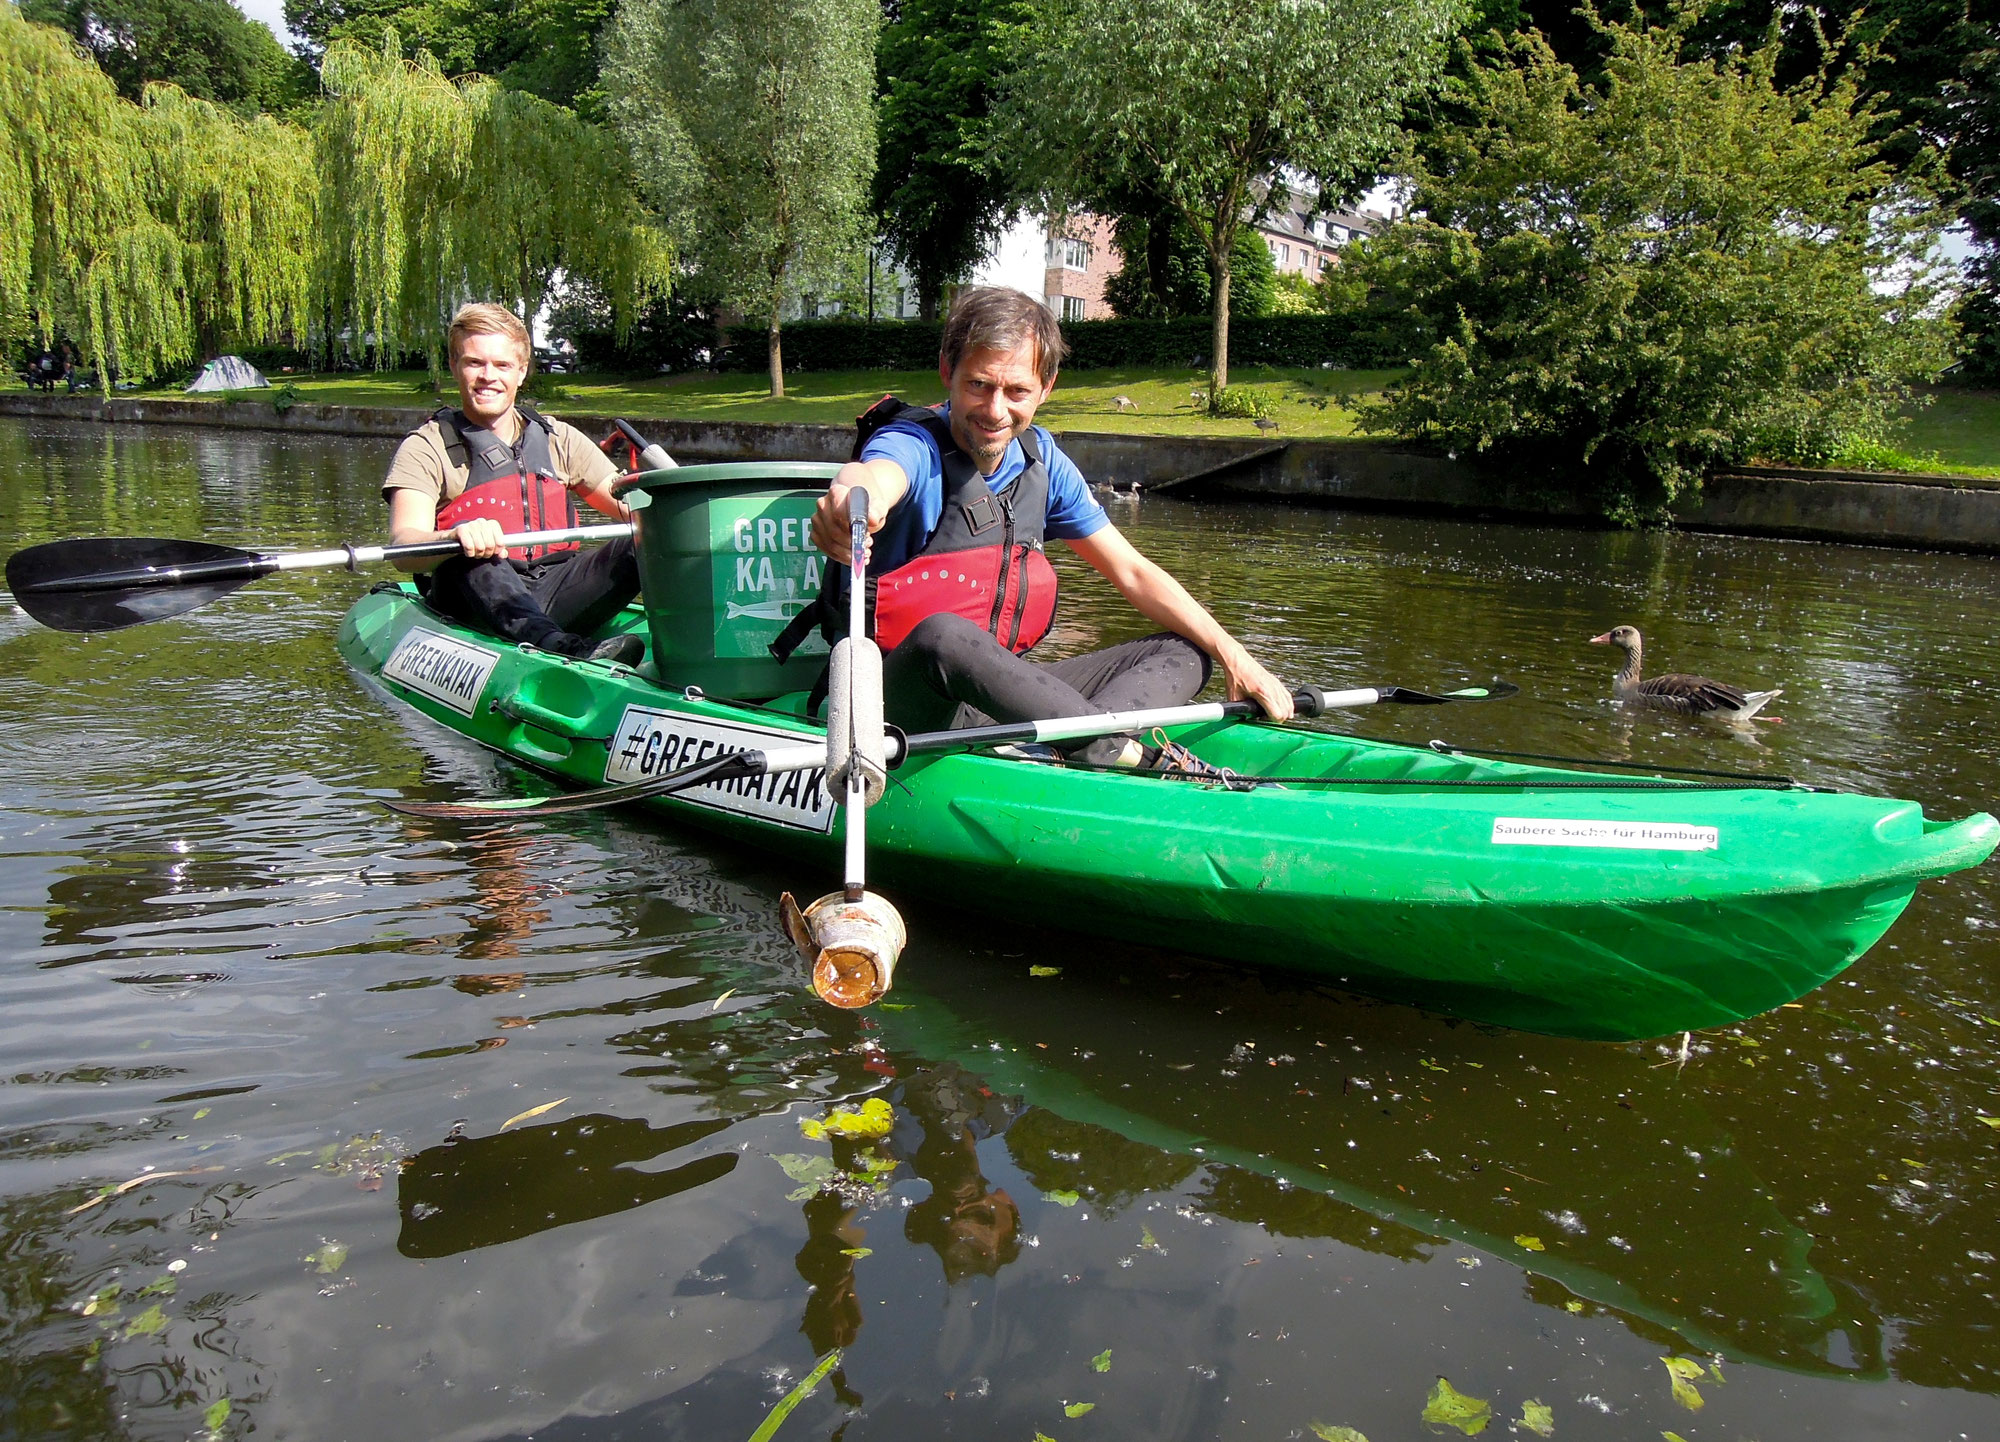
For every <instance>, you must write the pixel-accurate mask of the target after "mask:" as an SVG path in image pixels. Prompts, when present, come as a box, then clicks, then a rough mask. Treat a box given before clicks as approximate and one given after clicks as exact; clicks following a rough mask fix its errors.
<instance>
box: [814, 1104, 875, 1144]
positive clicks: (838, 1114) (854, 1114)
mask: <svg viewBox="0 0 2000 1442" xmlns="http://www.w3.org/2000/svg"><path fill="white" fill-rule="evenodd" d="M895 1126H896V1112H895V1109H894V1108H893V1107H891V1106H890V1105H889V1104H888V1103H887V1102H885V1101H883V1100H882V1098H880V1097H870V1098H868V1100H867V1101H865V1102H863V1103H862V1104H861V1105H860V1106H858V1107H855V1108H852V1109H851V1110H850V1109H847V1108H843V1107H835V1108H834V1109H833V1110H832V1111H830V1112H828V1113H827V1114H826V1120H825V1121H815V1120H814V1119H813V1118H811V1117H800V1118H799V1130H800V1131H802V1132H804V1133H805V1134H806V1136H807V1137H808V1138H809V1139H810V1140H812V1141H816V1142H823V1141H825V1140H826V1139H827V1138H828V1137H847V1138H849V1139H851V1140H854V1141H864V1142H870V1141H874V1140H876V1139H877V1138H878V1137H886V1136H888V1135H889V1133H890V1132H891V1131H893V1130H894V1129H895Z"/></svg>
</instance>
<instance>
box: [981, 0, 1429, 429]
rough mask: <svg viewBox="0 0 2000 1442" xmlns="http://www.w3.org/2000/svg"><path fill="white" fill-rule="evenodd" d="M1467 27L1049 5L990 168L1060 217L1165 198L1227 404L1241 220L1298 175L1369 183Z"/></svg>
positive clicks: (1251, 2)
mask: <svg viewBox="0 0 2000 1442" xmlns="http://www.w3.org/2000/svg"><path fill="white" fill-rule="evenodd" d="M1458 18H1459V9H1458V0H1388V3H1387V4H1383V3H1380V0H1041V3H1040V5H1039V7H1038V9H1037V11H1036V13H1035V16H1034V18H1033V20H1032V22H1031V23H1030V25H1029V26H1028V27H1027V28H1026V31H1025V33H1024V40H1025V48H1024V51H1023V54H1022V57H1021V60H1020V63H1019V65H1018V67H1017V68H1016V69H1015V70H1014V72H1013V74H1012V77H1011V78H1010V80H1009V81H1008V83H1007V86H1006V91H1005V99H1004V102H1003V105H1002V108H1001V113H1000V114H999V115H997V116H996V119H995V128H994V139H993V153H994V155H995V158H996V161H997V162H998V163H999V164H1001V165H1003V166H1005V167H1007V168H1008V169H1009V170H1010V171H1011V172H1012V173H1013V174H1016V175H1018V176H1019V177H1021V181H1022V183H1023V184H1024V185H1032V186H1034V187H1035V188H1037V189H1039V190H1040V191H1041V192H1042V194H1043V195H1044V197H1045V198H1046V200H1047V201H1048V202H1049V203H1050V204H1052V205H1054V206H1056V207H1058V208H1059V207H1060V206H1062V205H1063V204H1064V203H1074V202H1077V201H1080V200H1082V199H1084V198H1085V197H1087V196H1089V195H1090V194H1092V193H1095V192H1099V191H1101V190H1102V189H1103V188H1104V186H1105V184H1106V182H1107V179H1108V180H1109V181H1110V182H1111V183H1117V182H1118V181H1119V180H1120V179H1121V177H1129V178H1130V179H1132V180H1133V181H1134V182H1136V183H1139V184H1144V185H1148V186H1150V187H1153V188H1156V189H1157V191H1158V193H1159V194H1160V195H1161V196H1162V197H1163V198H1164V199H1165V200H1166V201H1167V202H1168V203H1169V204H1170V205H1171V206H1172V208H1173V209H1174V210H1175V211H1176V212H1178V213H1179V215H1180V217H1181V219H1183V220H1184V221H1185V222H1186V223H1187V225H1188V226H1189V228H1190V229H1192V230H1193V231H1194V233H1195V235H1196V236H1198V237H1199V238H1200V240H1201V242H1202V246H1203V248H1204V249H1205V250H1206V252H1207V256H1208V266H1209V275H1210V277H1211V284H1210V305H1211V312H1212V316H1213V325H1214V344H1213V348H1212V353H1211V357H1210V365H1211V375H1210V393H1211V395H1212V396H1216V397H1219V396H1220V395H1221V392H1222V391H1223V389H1224V388H1225V387H1226V386H1227V385H1228V384H1229V282H1230V261H1231V254H1232V251H1233V249H1234V246H1235V243H1236V237H1237V234H1238V232H1239V231H1240V230H1241V229H1242V228H1243V226H1244V224H1245V222H1246V219H1249V218H1253V217H1255V216H1258V215H1261V214H1263V213H1267V212H1268V210H1269V209H1270V208H1271V207H1272V206H1274V205H1276V204H1278V203H1280V202H1281V201H1282V200H1283V199H1284V198H1285V194H1286V192H1285V188H1284V180H1285V178H1286V177H1288V176H1293V175H1298V176H1303V177H1304V178H1306V179H1307V180H1308V181H1309V182H1311V183H1312V185H1313V186H1314V187H1315V189H1316V190H1317V191H1318V192H1319V193H1321V194H1324V195H1329V196H1337V195H1340V194H1342V193H1344V192H1346V191H1347V190H1349V189H1350V188H1351V187H1352V186H1353V185H1354V184H1355V183H1356V182H1357V181H1358V180H1360V179H1361V178H1362V177H1364V176H1365V175H1368V174H1370V173H1372V171H1373V169H1374V167H1375V164H1376V162H1377V161H1378V159H1379V158H1380V157H1381V156H1382V155H1383V154H1384V153H1385V152H1386V151H1387V149H1388V148H1389V145H1390V143H1391V141H1392V139H1393V137H1394V136H1395V134H1396V123H1397V120H1398V118H1399V117H1400V115H1401V114H1402V110H1403V106H1404V103H1405V102H1406V101H1407V100H1408V99H1409V98H1410V97H1411V96H1412V95H1413V94H1414V93H1416V92H1417V91H1419V90H1421V89H1422V88H1423V87H1424V86H1426V85H1428V84H1430V83H1431V82H1432V81H1433V80H1435V78H1436V77H1437V76H1438V74H1439V73H1440V71H1441V70H1442V66H1443V60H1444V56H1445V40H1446V38H1447V37H1448V36H1449V35H1450V33H1451V32H1452V30H1453V28H1454V27H1455V26H1456V24H1457V23H1458ZM1266 179H1268V180H1271V181H1272V182H1273V183H1272V184H1271V185H1270V186H1269V188H1268V189H1267V190H1266V191H1265V192H1264V193H1263V195H1262V196H1261V198H1260V196H1259V194H1258V193H1257V190H1256V189H1255V188H1254V185H1253V183H1254V182H1257V181H1259V180H1266Z"/></svg>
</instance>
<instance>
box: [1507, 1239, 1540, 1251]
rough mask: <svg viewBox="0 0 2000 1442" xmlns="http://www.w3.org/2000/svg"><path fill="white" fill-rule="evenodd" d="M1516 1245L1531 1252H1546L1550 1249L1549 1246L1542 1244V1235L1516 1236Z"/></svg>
mask: <svg viewBox="0 0 2000 1442" xmlns="http://www.w3.org/2000/svg"><path fill="white" fill-rule="evenodd" d="M1514 1245H1515V1246H1517V1247H1520V1248H1522V1249H1524V1250H1526V1251H1530V1252H1546V1251H1547V1250H1548V1248H1547V1247H1545V1246H1543V1245H1542V1239H1541V1238H1540V1237H1516V1238H1514Z"/></svg>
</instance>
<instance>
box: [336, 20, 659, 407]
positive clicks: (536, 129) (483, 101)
mask: <svg viewBox="0 0 2000 1442" xmlns="http://www.w3.org/2000/svg"><path fill="white" fill-rule="evenodd" d="M320 76H321V82H322V84H323V85H324V87H325V91H326V99H325V102H324V103H323V104H322V105H321V107H320V110H319V113H318V116H317V118H316V120H315V124H314V146H315V150H316V152H317V158H318V171H319V175H320V185H321V189H320V196H319V216H320V245H319V250H318V267H319V281H318V285H319V292H320V295H321V297H322V302H323V304H324V307H325V313H324V318H323V319H324V324H325V325H326V328H327V331H328V334H329V336H332V335H333V334H337V333H338V332H340V331H341V330H343V329H345V330H348V331H351V332H352V333H353V334H354V335H355V336H356V337H357V338H358V339H363V340H367V341H372V343H373V345H374V348H375V363H376V364H377V365H378V366H381V365H384V364H386V363H387V362H388V361H389V359H390V358H391V357H393V356H395V355H398V354H403V353H407V352H411V351H422V352H424V353H425V355H426V356H427V357H428V358H429V360H430V363H431V366H432V369H433V370H436V369H437V368H438V366H439V363H440V361H441V359H442V355H443V345H444V335H445V329H446V326H447V324H448V323H449V321H450V317H451V312H452V311H453V310H454V309H455V308H456V307H457V306H458V305H459V304H460V303H461V302H463V301H465V300H467V299H470V298H477V299H481V300H492V301H498V302H500V303H501V304H503V305H507V306H510V307H512V308H513V309H515V310H516V311H518V312H519V313H520V314H521V315H522V316H523V318H524V319H525V318H529V317H532V316H533V315H534V314H535V313H536V312H537V311H538V310H539V309H540V308H541V307H542V304H543V302H544V301H545V300H546V299H547V298H548V293H549V288H550V284H551V282H552V281H553V279H554V278H555V276H556V275H557V273H558V272H562V273H564V274H566V275H568V276H570V277H572V278H575V279H578V280H582V281H587V282H590V283H592V284H594V285H595V286H596V287H598V288H599V289H601V290H602V291H603V293H604V294H605V295H607V296H608V297H609V298H610V300H611V302H612V307H613V310H614V313H615V314H616V316H617V318H618V323H619V325H620V326H621V327H622V326H624V325H626V324H629V322H630V318H631V315H632V313H633V311H634V310H635V309H636V307H637V306H638V304H639V303H640V302H641V301H642V300H644V299H645V298H646V297H647V296H648V295H650V294H651V293H653V292H654V291H655V290H656V289H658V288H660V287H662V286H663V285H664V284H665V282H666V280H667V272H668V265H667V261H668V255H667V251H666V248H665V245H664V241H663V238H662V236H661V234H660V232H659V231H658V230H657V229H656V228H654V227H653V226H651V225H650V224H648V223H647V221H646V219H645V218H644V216H643V215H642V214H641V209H640V207H639V206H638V205H637V204H636V192H635V185H634V181H633V177H632V174H631V169H630V166H629V164H628V162H627V160H626V157H625V153H624V151H623V149H622V147H620V145H619V144H618V142H617V139H616V137H615V136H613V135H611V134H610V133H609V132H607V131H605V130H603V129H602V128H600V127H598V126H595V125H591V124H589V123H588V122H586V121H583V120H580V119H578V118H577V117H576V116H575V115H573V114H572V113H571V112H569V111H567V110H564V109H563V108H562V107H560V106H557V105H551V104H549V103H548V102H547V101H544V100H539V99H536V98H535V97H534V96H531V95H526V94H522V93H520V92H517V91H509V90H505V89H503V88H502V87H500V86H499V85H497V84H495V83H494V82H493V81H491V80H488V79H486V78H484V77H481V76H469V77H466V78H464V79H461V80H458V81H453V80H450V79H447V78H446V77H445V75H444V74H443V72H442V71H441V70H440V69H439V68H438V65H437V62H436V61H435V60H433V59H431V57H430V56H429V54H428V53H427V52H426V53H420V54H419V56H418V58H417V59H416V60H414V61H408V60H404V59H403V58H402V56H401V55H400V54H399V53H398V50H397V42H396V39H395V36H394V35H393V34H392V35H390V36H389V37H387V39H386V40H385V41H384V43H383V46H382V48H381V49H380V50H371V49H368V48H365V47H362V46H359V45H354V44H351V43H348V42H338V41H337V42H335V43H334V44H333V45H332V46H330V47H328V49H327V52H326V57H325V60H324V62H323V64H322V66H321V71H320Z"/></svg>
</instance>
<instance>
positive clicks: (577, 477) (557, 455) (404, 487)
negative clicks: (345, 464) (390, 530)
mask: <svg viewBox="0 0 2000 1442" xmlns="http://www.w3.org/2000/svg"><path fill="white" fill-rule="evenodd" d="M522 423H523V424H525V425H533V424H534V422H533V421H530V420H528V419H527V418H526V417H523V418H522ZM549 426H550V430H551V434H550V436H549V459H550V460H552V461H553V462H554V463H555V468H556V474H557V475H558V476H560V477H561V478H562V479H563V481H564V482H565V483H566V484H568V485H570V486H571V487H574V488H576V489H578V490H579V491H589V490H594V489H596V488H597V487H598V486H601V485H602V484H604V482H606V481H608V480H610V479H611V478H612V477H613V476H616V475H617V474H618V467H617V466H616V465H614V464H613V463H612V460H611V457H609V456H607V455H605V454H604V452H603V451H601V450H599V449H598V448H597V447H596V446H594V445H592V444H591V441H590V437H588V436H586V435H585V434H584V433H583V432H582V431H580V430H578V429H577V428H576V427H575V426H572V425H566V424H564V423H563V422H562V421H559V420H555V419H553V418H551V419H550V421H549ZM470 474H471V468H470V467H469V466H455V465H453V464H452V463H451V457H450V455H448V454H447V453H446V451H445V448H444V432H443V431H441V430H440V429H438V423H437V421H436V419H435V418H433V419H431V420H427V421H425V422H424V423H423V424H422V425H421V426H418V427H417V428H416V429H415V430H414V431H412V432H410V434H408V435H407V436H404V437H403V443H402V444H401V445H400V446H398V447H396V459H395V460H393V461H391V462H390V463H389V474H388V476H387V477H386V478H384V480H383V482H382V499H383V500H385V501H386V500H388V499H389V493H390V492H391V491H415V492H417V493H418V494H419V495H422V496H426V497H428V498H429V499H430V502H431V505H432V507H433V508H434V509H435V508H437V507H441V506H444V505H447V504H449V503H450V502H452V501H455V500H457V499H458V498H459V496H460V495H462V494H464V491H465V482H466V478H467V477H468V476H469V475H470Z"/></svg>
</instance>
